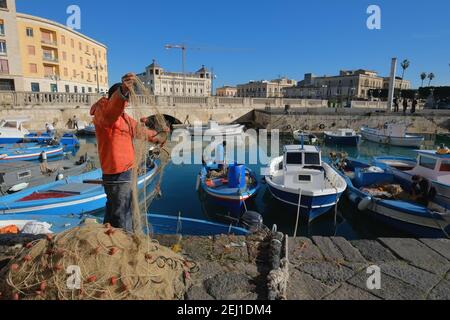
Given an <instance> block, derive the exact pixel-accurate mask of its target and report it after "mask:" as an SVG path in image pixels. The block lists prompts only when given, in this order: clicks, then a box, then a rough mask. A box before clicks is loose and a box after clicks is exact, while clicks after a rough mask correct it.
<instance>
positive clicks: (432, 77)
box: [428, 72, 436, 87]
mask: <svg viewBox="0 0 450 320" xmlns="http://www.w3.org/2000/svg"><path fill="white" fill-rule="evenodd" d="M435 77H436V76H435V75H434V73H433V72H431V73H430V74H429V75H428V79H430V81H429V82H428V86H429V87H430V86H431V81H433V79H434V78H435Z"/></svg>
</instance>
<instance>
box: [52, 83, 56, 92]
mask: <svg viewBox="0 0 450 320" xmlns="http://www.w3.org/2000/svg"><path fill="white" fill-rule="evenodd" d="M50 91H51V92H58V86H57V85H56V84H55V83H51V84H50Z"/></svg>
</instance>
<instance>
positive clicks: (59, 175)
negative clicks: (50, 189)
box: [56, 173, 64, 181]
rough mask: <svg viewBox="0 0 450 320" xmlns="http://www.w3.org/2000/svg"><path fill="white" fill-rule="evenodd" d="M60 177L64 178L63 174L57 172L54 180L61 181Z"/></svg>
mask: <svg viewBox="0 0 450 320" xmlns="http://www.w3.org/2000/svg"><path fill="white" fill-rule="evenodd" d="M62 179H64V175H63V174H62V173H58V175H57V176H56V181H61V180H62Z"/></svg>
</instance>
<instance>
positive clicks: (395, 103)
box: [394, 97, 398, 112]
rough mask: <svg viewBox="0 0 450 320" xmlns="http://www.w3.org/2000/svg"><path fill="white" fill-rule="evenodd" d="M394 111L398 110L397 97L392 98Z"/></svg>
mask: <svg viewBox="0 0 450 320" xmlns="http://www.w3.org/2000/svg"><path fill="white" fill-rule="evenodd" d="M394 112H398V98H397V97H395V98H394Z"/></svg>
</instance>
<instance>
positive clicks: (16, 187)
mask: <svg viewBox="0 0 450 320" xmlns="http://www.w3.org/2000/svg"><path fill="white" fill-rule="evenodd" d="M29 185H30V184H29V183H27V182H24V183H19V184H16V185H14V186H12V187H11V188H9V190H8V193H14V192H19V191H22V190H24V189H26V188H27V187H28V186H29Z"/></svg>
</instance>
